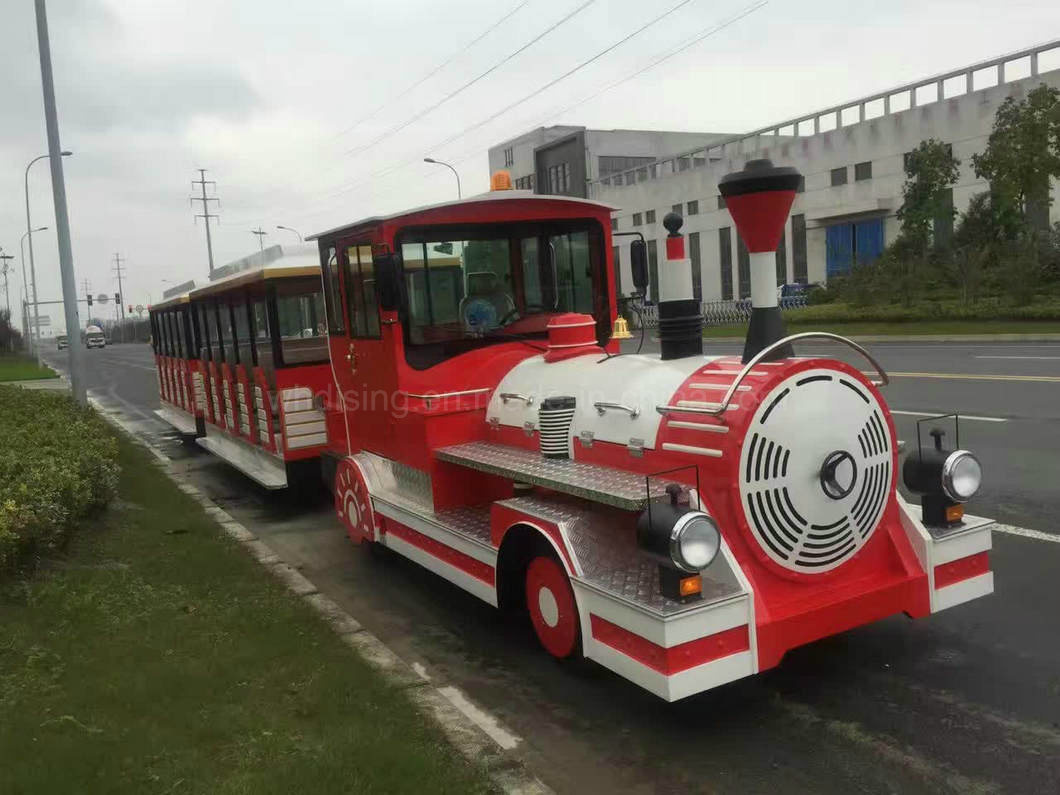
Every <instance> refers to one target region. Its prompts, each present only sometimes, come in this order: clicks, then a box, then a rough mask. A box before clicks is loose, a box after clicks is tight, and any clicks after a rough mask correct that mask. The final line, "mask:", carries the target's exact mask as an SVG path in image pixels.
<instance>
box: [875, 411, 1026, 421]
mask: <svg viewBox="0 0 1060 795" xmlns="http://www.w3.org/2000/svg"><path fill="white" fill-rule="evenodd" d="M891 414H904V415H906V416H909V417H937V416H940V415H939V414H938V412H934V411H902V410H901V409H891ZM958 416H960V418H961V419H962V420H975V421H976V422H1008V420H1007V419H1005V418H1004V417H977V416H975V415H974V414H959V415H958Z"/></svg>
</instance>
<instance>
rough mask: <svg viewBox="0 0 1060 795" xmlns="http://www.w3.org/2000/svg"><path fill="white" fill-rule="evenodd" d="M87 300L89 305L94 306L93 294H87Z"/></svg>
mask: <svg viewBox="0 0 1060 795" xmlns="http://www.w3.org/2000/svg"><path fill="white" fill-rule="evenodd" d="M85 300H86V301H88V306H89V308H91V307H92V296H91V295H86V296H85Z"/></svg>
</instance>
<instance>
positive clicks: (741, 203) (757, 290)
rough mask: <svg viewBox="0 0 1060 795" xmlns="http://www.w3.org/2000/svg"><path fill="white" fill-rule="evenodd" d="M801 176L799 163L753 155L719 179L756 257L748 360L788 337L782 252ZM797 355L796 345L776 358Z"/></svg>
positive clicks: (746, 344)
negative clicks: (780, 293) (780, 287)
mask: <svg viewBox="0 0 1060 795" xmlns="http://www.w3.org/2000/svg"><path fill="white" fill-rule="evenodd" d="M801 180H802V175H801V174H800V173H799V172H798V171H797V170H795V169H794V168H790V167H787V166H774V165H773V163H772V161H770V160H749V161H747V165H746V166H744V168H743V170H742V171H734V172H732V173H731V174H726V175H725V176H724V177H722V179H721V181H720V182H719V183H718V190H719V192H720V193H721V195H722V196H724V197H725V206H726V207H727V208H728V210H729V214H730V215H731V216H732V220H733V223H735V224H736V230H737V231H738V232H739V233H740V237H741V238H742V239H743V242H744V245H746V246H747V251H748V252H749V254H750V259H751V324H750V326H749V327H748V329H747V339H746V340H745V342H744V349H743V360H744V362H747V361H749V360H750V359H751V358H752V357H753V356H754V355H755V354H757V353H758V352H759V351H761V350H762V349H763V348H765V347H766V346H768V345H771V344H772V343H774V342H776V341H777V340H780V339H783V338H784V336H785V332H784V319H783V317H782V316H781V314H780V307H779V306H778V304H777V285H776V266H775V262H776V251H777V246H778V245H779V244H780V239H781V237H782V236H783V234H784V224H785V222H786V221H787V220H788V212H789V211H790V210H791V205H792V202H794V201H795V191H796V189H797V188H798V187H799V182H800V181H801ZM791 355H793V352H792V350H791V347H790V346H785V347H784V348H780V349H778V350H777V351H775V352H774V353H773V354H772V355H771V356H770V358H775V359H781V358H784V357H785V356H791Z"/></svg>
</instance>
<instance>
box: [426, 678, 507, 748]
mask: <svg viewBox="0 0 1060 795" xmlns="http://www.w3.org/2000/svg"><path fill="white" fill-rule="evenodd" d="M438 693H439V694H440V695H441V696H442V697H444V698H445V699H446V701H448V702H449V703H450V704H452V705H453V706H454V707H456V708H457V709H458V710H460V711H461V712H462V713H464V715H465V716H466V717H467V719H468V720H470V721H471V722H472V723H474V724H475V725H476V726H478V727H479V728H480V729H482V731H484V732H486V734H488V735H489V738H490V739H491V740H493V742H495V743H497V745H499V746H500V747H501V748H503V749H504V750H505V751H511V750H512V749H513V748H515V747H516V746H517V745H519V743H520V742H522V740H521V739H520V738H519V737H516V736H515V735H514V734H511V733H510V732H508V731H507V730H506V729H504V728H502V727H501V725H500V724H499V723H497V719H496V718H495V717H493V716H492V715H490V714H489V713H488V712H486V711H484V710H481V709H479V708H478V707H476V706H475V705H474V704H472V703H471V702H470V701H468V699H467V697H466V696H465V695H464V694H463V693H461V692H460V691H459V690H457V689H456V688H455V687H452V686H450V687H439V688H438Z"/></svg>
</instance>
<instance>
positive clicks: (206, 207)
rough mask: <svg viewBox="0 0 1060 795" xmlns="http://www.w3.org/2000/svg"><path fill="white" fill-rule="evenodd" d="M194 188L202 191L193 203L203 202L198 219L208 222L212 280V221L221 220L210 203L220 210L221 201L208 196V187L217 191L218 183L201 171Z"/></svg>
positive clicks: (211, 275) (208, 249)
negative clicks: (213, 219)
mask: <svg viewBox="0 0 1060 795" xmlns="http://www.w3.org/2000/svg"><path fill="white" fill-rule="evenodd" d="M191 184H192V187H194V186H196V185H198V186H199V188H201V190H202V195H201V196H191V197H190V199H191V201H192V202H202V213H201V214H197V215H196V216H195V217H196V218H202V219H203V220H204V221H205V222H206V256H207V257H209V258H210V278H211V279H212V278H213V241H212V240H211V239H210V219H211V218H220V216H218V215H214V214H212V213H211V212H210V202H217V207H218V208H220V206H221V200H220V199H219V198H217V197H216V196H207V195H206V186H207V185H213V189H214V190H215V191H216V190H217V183H216V182H214V181H213V180H211V179H206V169H205V168H200V169H199V179H198V180H195V181H193V182H192V183H191Z"/></svg>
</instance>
